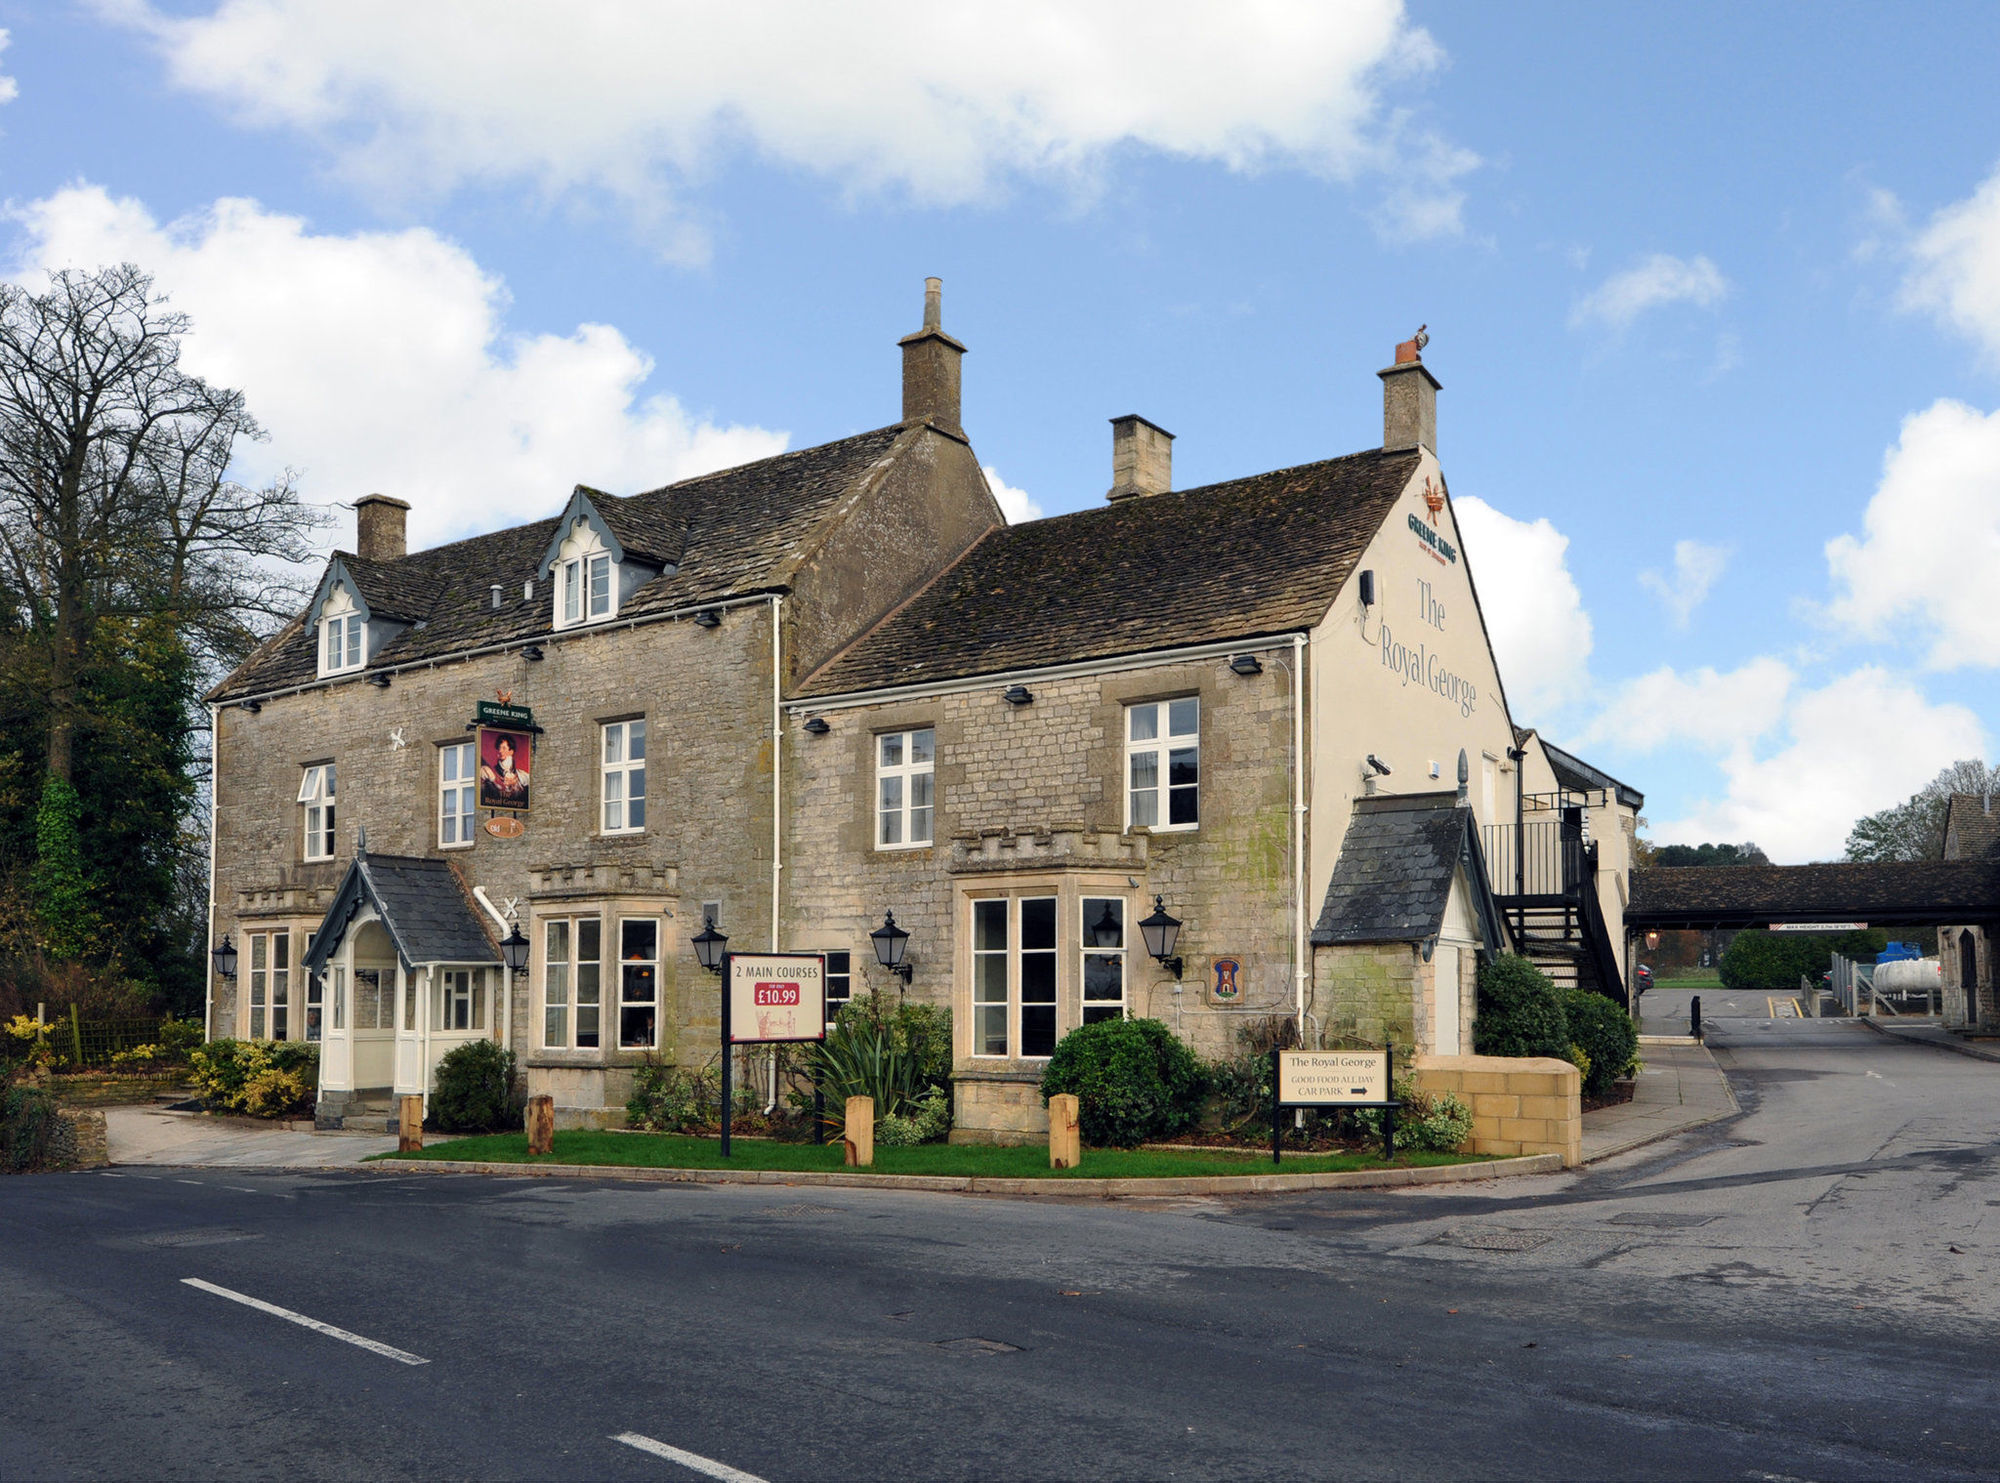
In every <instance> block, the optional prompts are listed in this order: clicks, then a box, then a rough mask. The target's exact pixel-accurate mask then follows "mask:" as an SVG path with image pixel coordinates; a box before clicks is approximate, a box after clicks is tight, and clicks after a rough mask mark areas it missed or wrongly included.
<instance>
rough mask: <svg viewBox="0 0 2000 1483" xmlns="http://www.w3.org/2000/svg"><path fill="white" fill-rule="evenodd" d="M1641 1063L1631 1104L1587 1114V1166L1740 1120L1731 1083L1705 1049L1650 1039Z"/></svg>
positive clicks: (1646, 1040) (1642, 1051)
mask: <svg viewBox="0 0 2000 1483" xmlns="http://www.w3.org/2000/svg"><path fill="white" fill-rule="evenodd" d="M1639 1060H1640V1067H1639V1074H1638V1076H1637V1077H1635V1078H1634V1079H1633V1088H1632V1100H1631V1101H1630V1102H1622V1103H1620V1104H1618V1105H1617V1106H1615V1107H1600V1108H1598V1109H1597V1110H1596V1111H1595V1112H1586V1113H1585V1114H1584V1115H1583V1161H1584V1162H1585V1163H1586V1164H1595V1163H1597V1162H1599V1161H1600V1160H1603V1159H1608V1158H1614V1157H1616V1156H1617V1155H1619V1154H1621V1153H1629V1152H1630V1151H1631V1150H1633V1149H1635V1148H1643V1147H1644V1146H1645V1145H1646V1144H1648V1143H1656V1142H1658V1141H1659V1140H1660V1139H1662V1138H1671V1137H1672V1136H1673V1135H1674V1134H1676V1133H1685V1132H1687V1131H1688V1130H1689V1129H1691V1128H1698V1127H1701V1126H1702V1125H1703V1124H1705V1123H1712V1122H1716V1121H1719V1120H1720V1119H1722V1118H1725V1117H1734V1116H1735V1115H1736V1111H1737V1106H1736V1098H1735V1097H1733V1096H1731V1095H1730V1091H1729V1078H1728V1077H1726V1076H1724V1075H1723V1074H1722V1070H1721V1068H1720V1067H1718V1066H1717V1065H1716V1064H1715V1057H1714V1056H1713V1055H1711V1054H1710V1053H1709V1050H1708V1048H1707V1047H1706V1046H1703V1045H1693V1044H1689V1045H1676V1044H1672V1043H1670V1042H1667V1041H1663V1040H1661V1039H1658V1038H1655V1037H1652V1036H1647V1037H1644V1038H1642V1039H1641V1041H1640V1043H1639Z"/></svg>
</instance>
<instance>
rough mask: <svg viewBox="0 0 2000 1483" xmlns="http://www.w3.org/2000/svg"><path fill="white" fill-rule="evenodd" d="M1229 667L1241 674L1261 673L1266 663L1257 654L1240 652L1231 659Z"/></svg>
mask: <svg viewBox="0 0 2000 1483" xmlns="http://www.w3.org/2000/svg"><path fill="white" fill-rule="evenodd" d="M1229 667H1230V668H1231V669H1232V670H1234V671H1235V672H1236V673H1237V674H1239V675H1246V676H1247V675H1261V674H1262V673H1264V664H1263V661H1262V660H1260V659H1259V658H1258V657H1257V656H1256V655H1255V654H1238V655H1237V656H1236V657H1235V658H1234V659H1231V660H1230V661H1229Z"/></svg>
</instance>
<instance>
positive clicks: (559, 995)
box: [542, 917, 603, 1050]
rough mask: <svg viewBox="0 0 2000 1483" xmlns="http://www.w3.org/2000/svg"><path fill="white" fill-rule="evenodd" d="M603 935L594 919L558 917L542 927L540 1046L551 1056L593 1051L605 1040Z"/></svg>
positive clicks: (599, 923) (598, 923)
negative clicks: (570, 1050) (554, 1052)
mask: <svg viewBox="0 0 2000 1483" xmlns="http://www.w3.org/2000/svg"><path fill="white" fill-rule="evenodd" d="M602 935H603V923H602V922H601V921H600V920H599V919H598V918H596V917H573V918H572V917H559V918H557V919H556V920H554V921H551V922H547V923H545V924H544V926H543V936H542V950H543V951H542V1044H543V1045H544V1046H546V1047H547V1048H549V1049H550V1050H563V1049H568V1048H571V1047H575V1048H577V1049H580V1050H590V1049H594V1048H595V1047H596V1046H597V1045H598V1044H599V1042H600V1040H601V1038H602V1030H601V1026H600V1023H599V1020H600V1016H601V1014H602V1011H603V980H602V978H601V974H602V972H603V963H602V961H601V957H602Z"/></svg>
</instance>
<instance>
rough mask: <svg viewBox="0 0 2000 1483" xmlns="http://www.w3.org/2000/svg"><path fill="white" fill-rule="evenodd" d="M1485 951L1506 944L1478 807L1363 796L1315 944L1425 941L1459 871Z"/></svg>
mask: <svg viewBox="0 0 2000 1483" xmlns="http://www.w3.org/2000/svg"><path fill="white" fill-rule="evenodd" d="M1461 865H1462V866H1464V867H1465V873H1466V878H1467V880H1468V882H1469V883H1470V884H1471V886H1472V889H1473V893H1474V896H1475V902H1474V906H1473V911H1474V914H1475V915H1476V916H1477V917H1478V918H1479V921H1480V927H1481V932H1482V935H1483V936H1484V937H1485V939H1486V942H1487V946H1489V947H1492V948H1496V949H1497V948H1498V947H1500V946H1501V944H1502V941H1503V939H1502V936H1501V930H1500V921H1499V913H1498V911H1497V910H1496V909H1495V907H1494V905H1493V897H1492V892H1491V890H1490V888H1489V887H1488V886H1487V883H1486V867H1485V863H1484V861H1483V860H1482V859H1481V858H1480V854H1479V832H1478V829H1477V827H1476V825H1475V824H1474V822H1473V817H1472V809H1471V808H1470V807H1469V806H1468V805H1466V804H1463V803H1461V802H1460V801H1459V798H1458V795H1457V794H1456V793H1412V794H1403V795H1400V796H1393V797H1376V798H1357V799H1355V800H1354V814H1353V817H1352V818H1350V819H1349V820H1348V824H1347V837H1346V838H1345V839H1344V840H1343V841H1342V842H1341V846H1340V858H1339V859H1338V860H1337V861H1335V862H1334V867H1333V879H1332V880H1330V881H1328V882H1327V887H1326V900H1325V902H1324V903H1323V904H1322V905H1321V907H1320V913H1319V921H1318V923H1317V924H1316V925H1315V926H1314V927H1313V931H1312V940H1313V945H1314V946H1316V947H1330V946H1332V945H1334V944H1336V943H1343V942H1419V941H1421V940H1423V939H1424V938H1426V937H1432V936H1435V935H1436V934H1437V931H1438V928H1439V927H1440V926H1441V925H1442V924H1443V922H1444V912H1445V906H1446V904H1447V903H1448V902H1449V901H1450V899H1451V882H1452V877H1453V875H1454V874H1455V873H1456V872H1457V871H1458V869H1459V867H1460V866H1461Z"/></svg>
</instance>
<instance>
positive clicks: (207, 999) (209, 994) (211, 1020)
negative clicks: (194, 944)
mask: <svg viewBox="0 0 2000 1483" xmlns="http://www.w3.org/2000/svg"><path fill="white" fill-rule="evenodd" d="M221 710H222V708H221V707H220V706H218V705H217V704H216V703H215V702H214V701H212V700H211V701H210V702H209V703H208V934H207V935H208V952H204V953H203V954H202V957H203V958H205V959H207V962H206V963H205V964H204V965H203V968H204V971H203V973H202V985H203V988H202V995H201V1034H202V1039H204V1040H209V1039H213V1038H214V1036H215V960H214V959H213V958H211V957H209V953H211V952H213V951H214V950H215V793H216V789H217V788H219V787H220V786H221V784H222V730H221V727H220V724H219V717H220V714H221ZM37 1013H38V1014H39V1011H37Z"/></svg>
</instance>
